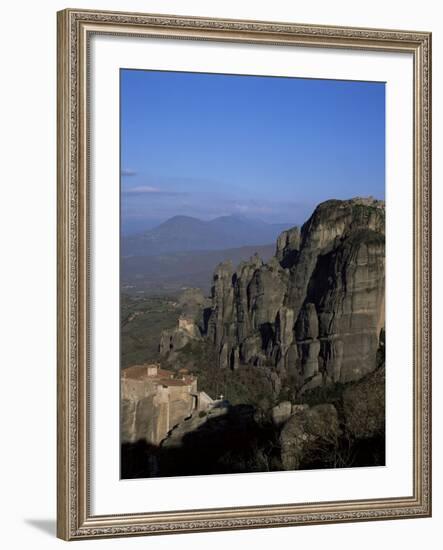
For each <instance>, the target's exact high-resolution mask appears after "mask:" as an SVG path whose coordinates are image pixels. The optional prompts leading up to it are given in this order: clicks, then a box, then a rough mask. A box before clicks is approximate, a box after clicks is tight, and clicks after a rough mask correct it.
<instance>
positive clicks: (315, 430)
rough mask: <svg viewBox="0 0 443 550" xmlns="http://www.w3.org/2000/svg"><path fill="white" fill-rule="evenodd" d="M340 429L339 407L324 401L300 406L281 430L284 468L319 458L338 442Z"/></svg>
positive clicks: (290, 467)
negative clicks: (336, 407)
mask: <svg viewBox="0 0 443 550" xmlns="http://www.w3.org/2000/svg"><path fill="white" fill-rule="evenodd" d="M340 434H341V431H340V427H339V419H338V414H337V410H336V409H335V407H334V405H331V404H328V403H325V404H321V405H315V406H314V407H308V406H307V405H305V406H302V407H300V408H299V409H298V410H297V411H295V413H294V414H293V415H292V416H291V417H290V419H289V420H288V421H287V422H286V424H285V425H284V426H283V429H282V431H281V434H280V446H281V461H282V465H283V469H284V470H298V469H299V468H300V467H301V466H302V464H303V462H310V461H312V460H313V458H314V457H315V459H317V460H318V458H319V456H318V455H319V453H325V454H327V453H328V452H329V450H330V449H331V448H332V449H334V448H336V447H337V445H338V438H339V437H340Z"/></svg>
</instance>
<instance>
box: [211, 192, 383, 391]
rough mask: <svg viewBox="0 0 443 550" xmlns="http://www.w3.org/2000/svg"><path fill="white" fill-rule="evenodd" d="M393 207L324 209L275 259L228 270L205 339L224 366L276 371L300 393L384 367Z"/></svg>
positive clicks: (292, 234) (222, 269) (283, 243)
mask: <svg viewBox="0 0 443 550" xmlns="http://www.w3.org/2000/svg"><path fill="white" fill-rule="evenodd" d="M384 231H385V208H384V202H383V201H378V200H375V199H372V198H355V199H351V200H347V201H339V200H330V201H327V202H324V203H322V204H320V205H319V206H318V207H317V208H316V210H315V211H314V213H313V214H312V216H311V217H310V218H309V220H308V221H307V222H306V223H305V224H304V225H303V226H302V228H301V229H299V228H297V227H296V228H293V229H290V230H288V231H284V232H283V233H282V234H281V235H280V237H279V238H278V240H277V248H276V254H275V256H274V257H273V258H272V259H271V260H270V261H268V262H267V263H263V262H262V260H261V259H260V258H259V257H258V256H254V257H252V258H251V260H250V261H249V262H243V263H241V264H240V265H239V266H238V268H237V269H236V270H235V271H234V269H233V267H232V265H231V264H230V263H222V264H220V265H219V266H218V267H217V269H216V271H215V273H214V278H213V287H212V303H211V307H210V311H209V315H208V316H207V319H206V323H205V326H204V329H203V336H204V337H206V338H208V339H209V340H210V341H211V342H212V343H213V345H214V347H215V350H216V355H217V357H218V366H219V367H220V368H231V369H237V368H241V365H245V364H248V365H256V366H263V367H269V368H271V369H273V370H274V371H275V373H276V374H277V375H278V377H279V378H280V379H281V380H283V379H285V378H286V377H289V376H291V380H295V381H296V382H295V383H296V385H297V389H298V390H299V391H300V392H303V391H306V390H307V389H311V388H314V387H317V386H319V385H323V384H329V383H334V382H342V383H346V382H349V381H353V380H358V379H360V378H362V377H363V376H365V375H366V374H367V373H369V372H371V371H372V370H374V369H375V367H376V354H377V349H378V348H379V339H380V334H381V332H382V329H383V327H384V295H385V238H384Z"/></svg>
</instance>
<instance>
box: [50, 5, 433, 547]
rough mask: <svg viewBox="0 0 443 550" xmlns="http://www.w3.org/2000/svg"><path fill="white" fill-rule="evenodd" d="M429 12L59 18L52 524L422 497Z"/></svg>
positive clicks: (151, 520) (396, 513)
mask: <svg viewBox="0 0 443 550" xmlns="http://www.w3.org/2000/svg"><path fill="white" fill-rule="evenodd" d="M430 45H431V36H430V34H429V33H427V32H415V31H397V30H378V29H358V28H345V27H326V26H313V25H300V24H295V23H275V22H258V21H234V20H220V19H207V18H201V17H181V16H170V15H168V16H166V15H149V14H133V13H132V14H131V13H115V12H95V11H87V10H75V9H73V10H71V9H70V10H64V11H62V12H60V13H59V14H58V231H59V233H58V535H59V537H61V538H63V539H67V540H71V539H81V538H92V537H109V536H127V535H141V534H146V535H150V534H163V533H184V532H192V531H205V530H224V529H243V528H257V527H271V526H288V525H306V524H318V523H330V522H349V521H365V520H381V519H395V518H414V517H426V516H429V515H430V514H431V463H430V461H431V453H430V445H431V442H430V423H431V419H430V411H431V407H430V398H431V394H430V368H431V365H430V360H431V359H430V336H431V335H430V315H431V306H430V299H431V289H430V261H431V250H430V233H431V221H430V212H431V208H430V200H431V198H430V191H431V167H430V157H431V143H430V118H431V110H430V108H431V98H430V68H431V59H430V56H431V47H430Z"/></svg>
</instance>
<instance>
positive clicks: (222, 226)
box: [121, 216, 294, 258]
mask: <svg viewBox="0 0 443 550" xmlns="http://www.w3.org/2000/svg"><path fill="white" fill-rule="evenodd" d="M292 225H294V224H292V223H286V224H281V223H279V224H269V223H265V222H263V221H260V220H252V219H249V218H245V217H242V216H221V217H219V218H215V219H213V220H210V221H204V220H200V219H198V218H193V217H190V216H174V217H173V218H170V219H168V220H166V221H165V222H164V223H162V224H160V225H158V226H157V227H154V228H153V229H150V230H149V231H145V232H143V233H139V234H136V235H128V236H125V237H123V238H122V242H121V248H122V250H121V252H122V257H123V258H127V257H129V256H158V255H163V254H172V253H176V252H190V251H196V250H212V251H213V250H224V249H232V248H240V247H244V246H253V245H264V244H271V243H274V242H275V240H276V238H277V237H278V235H279V234H280V233H281V232H282V231H283V230H285V229H288V228H289V227H291V226H292Z"/></svg>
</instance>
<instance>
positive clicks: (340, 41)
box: [57, 9, 431, 540]
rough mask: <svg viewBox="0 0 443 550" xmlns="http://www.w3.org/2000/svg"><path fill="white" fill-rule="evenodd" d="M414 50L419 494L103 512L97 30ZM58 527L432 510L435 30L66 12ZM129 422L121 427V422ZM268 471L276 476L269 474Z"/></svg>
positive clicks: (130, 531)
mask: <svg viewBox="0 0 443 550" xmlns="http://www.w3.org/2000/svg"><path fill="white" fill-rule="evenodd" d="M98 34H99V35H108V36H129V37H130V36H133V37H137V38H142V37H149V38H154V39H159V40H161V39H165V38H176V39H180V40H193V41H205V42H207V41H213V42H217V43H245V44H256V45H273V46H276V47H277V46H279V45H280V46H282V45H284V46H294V47H312V48H320V49H345V50H353V51H371V52H373V51H377V52H386V53H390V52H403V53H408V54H410V55H411V56H412V58H413V67H414V68H413V117H414V122H413V220H412V224H413V235H411V236H410V246H411V247H412V250H413V296H411V297H410V300H412V301H413V334H411V335H410V337H409V338H410V339H412V340H413V358H412V364H413V373H412V384H413V396H414V397H413V399H414V402H413V436H412V439H413V449H412V455H413V460H412V464H413V468H412V471H411V472H410V475H411V477H412V488H413V491H412V494H410V495H407V496H404V497H398V496H396V497H393V498H385V497H383V498H371V499H365V498H362V499H355V500H340V501H323V502H309V503H306V502H298V503H291V504H288V503H285V504H281V505H279V504H278V505H276V504H270V505H263V504H260V505H254V506H247V507H244V506H241V507H222V508H206V509H202V508H199V509H188V510H182V511H168V510H166V511H165V510H162V509H159V510H158V511H155V512H149V513H147V512H145V511H144V510H139V511H138V512H137V513H131V514H127V513H122V514H119V513H115V514H109V515H94V514H93V513H92V511H91V485H90V479H91V463H90V462H91V461H90V456H89V448H90V438H91V423H90V398H91V396H90V376H91V373H90V368H91V365H90V346H91V335H90V329H91V323H92V322H93V320H92V318H91V314H90V307H91V301H90V292H91V289H90V280H89V271H90V267H89V266H90V259H91V258H90V255H91V248H90V241H89V239H90V222H91V215H93V213H92V212H91V207H90V178H91V167H90V165H89V148H90V133H89V132H90V118H89V117H90V105H89V78H90V73H89V71H90V70H91V67H90V59H89V54H90V52H89V48H90V41H91V37H92V36H94V35H98ZM57 69H58V167H57V178H58V245H57V246H58V249H57V252H58V372H57V381H58V383H57V386H58V389H57V403H58V405H57V407H58V410H57V416H58V473H57V485H58V499H57V500H58V505H57V524H58V528H57V529H58V536H59V537H60V538H62V539H65V540H73V539H85V538H99V537H116V536H129V535H155V534H168V533H186V532H198V531H216V530H229V529H250V528H263V527H277V526H290V525H309V524H321V523H336V522H353V521H367V520H382V519H402V518H417V517H429V516H430V515H431V431H430V430H431V352H430V349H431V35H430V33H428V32H414V31H398V30H379V29H363V28H347V27H328V26H315V25H300V24H295V23H277V22H261V21H252V20H251V21H248V20H243V21H235V20H223V19H210V18H204V17H188V16H183V17H182V16H172V15H151V14H138V13H117V12H104V11H103V12H97V11H89V10H77V9H68V10H64V11H61V12H59V13H58V61H57ZM115 429H116V430H118V427H117V426H116V427H115ZM265 475H266V474H265Z"/></svg>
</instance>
